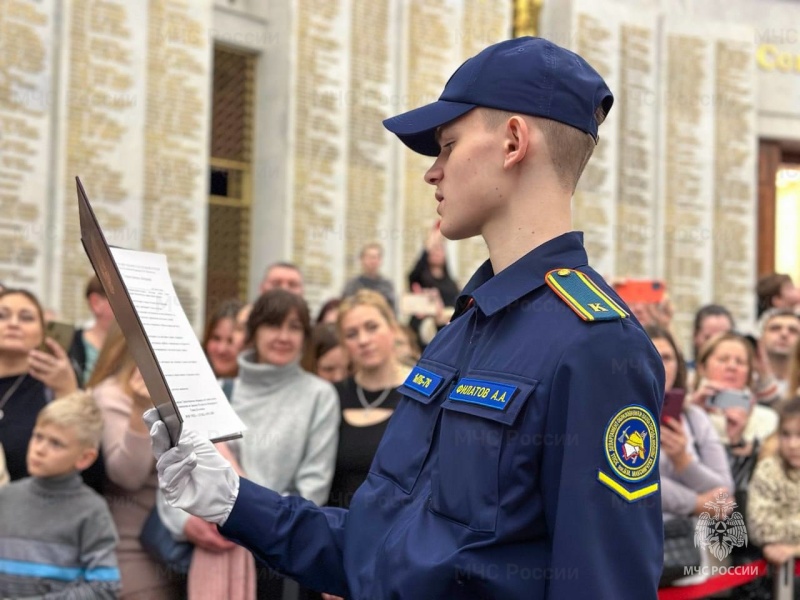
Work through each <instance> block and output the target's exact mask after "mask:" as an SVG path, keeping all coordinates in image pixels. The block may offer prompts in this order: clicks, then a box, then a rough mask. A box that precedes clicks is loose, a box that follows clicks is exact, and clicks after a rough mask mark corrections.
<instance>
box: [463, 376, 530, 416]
mask: <svg viewBox="0 0 800 600" xmlns="http://www.w3.org/2000/svg"><path fill="white" fill-rule="evenodd" d="M516 391H517V388H516V387H514V386H513V385H506V384H504V383H496V382H494V381H486V380H485V379H467V378H464V379H461V380H459V382H458V383H457V384H456V387H455V388H454V389H453V391H452V392H450V396H449V399H450V400H454V401H456V402H469V403H471V404H480V405H481V406H488V407H489V408H494V409H496V410H505V409H506V406H508V403H509V402H511V398H512V397H513V396H514V392H516Z"/></svg>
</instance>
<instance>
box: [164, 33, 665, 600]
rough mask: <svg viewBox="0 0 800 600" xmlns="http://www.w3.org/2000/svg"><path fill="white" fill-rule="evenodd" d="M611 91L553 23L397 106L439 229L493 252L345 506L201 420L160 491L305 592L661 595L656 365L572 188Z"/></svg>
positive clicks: (399, 126) (417, 372) (355, 598)
mask: <svg viewBox="0 0 800 600" xmlns="http://www.w3.org/2000/svg"><path fill="white" fill-rule="evenodd" d="M612 102H613V98H612V95H611V92H610V91H609V90H608V88H607V87H606V85H605V83H604V82H603V80H602V78H601V77H600V76H599V75H598V74H597V73H596V72H595V71H594V70H593V69H592V68H591V67H590V66H589V65H588V64H587V63H586V62H585V61H584V60H583V59H581V58H580V57H579V56H577V55H575V54H573V53H572V52H569V51H568V50H565V49H562V48H559V47H558V46H556V45H554V44H552V43H550V42H548V41H545V40H542V39H539V38H519V39H514V40H508V41H505V42H501V43H499V44H495V45H494V46H491V47H489V48H487V49H485V50H484V51H483V52H481V53H480V54H478V55H477V56H475V57H473V58H471V59H470V60H468V61H466V62H465V63H464V64H463V65H462V66H461V67H460V68H459V70H458V71H456V73H455V74H454V75H453V76H452V77H451V79H450V80H449V81H448V83H447V85H446V86H445V89H444V92H443V93H442V95H441V97H440V99H439V100H438V101H437V102H434V103H433V104H430V105H427V106H424V107H421V108H419V109H416V110H413V111H410V112H409V113H405V114H403V115H400V116H397V117H394V118H391V119H388V120H387V121H385V123H384V124H385V126H386V127H387V128H388V129H389V130H390V131H392V132H393V133H395V134H396V135H397V136H398V137H399V138H400V139H401V140H402V141H403V143H405V144H406V145H407V146H408V147H410V148H411V149H412V150H414V151H416V152H420V153H422V154H426V155H430V156H436V157H437V158H436V159H435V161H434V163H433V165H432V166H431V168H430V169H429V170H428V172H427V173H426V174H425V179H426V181H427V182H428V183H430V184H431V185H432V186H434V187H435V198H436V200H437V204H438V207H437V211H438V213H439V215H440V216H441V231H442V233H443V234H444V235H445V236H446V237H448V238H450V239H463V238H467V237H471V236H475V235H481V236H483V238H484V239H485V241H486V243H487V246H488V249H489V260H488V261H487V262H486V263H485V264H484V265H483V266H482V267H481V268H480V269H478V271H477V272H476V273H475V275H474V276H473V277H472V279H471V280H470V282H469V283H468V284H467V286H466V287H465V289H464V291H463V293H462V295H461V296H460V298H459V301H458V303H457V310H456V315H455V317H454V319H453V321H452V322H451V323H450V324H449V325H447V326H446V327H445V328H444V329H443V330H442V331H441V332H440V333H439V334H438V335H437V336H436V337H435V338H434V340H433V342H432V343H431V344H430V345H429V346H428V348H427V349H426V351H425V353H424V354H423V356H422V358H421V359H420V361H419V363H418V364H417V366H416V367H415V368H414V370H413V371H412V373H411V375H410V376H409V378H408V379H407V381H406V382H405V384H404V385H403V386H401V388H400V391H401V392H402V393H403V395H404V396H405V399H404V401H403V402H401V404H400V405H399V406H398V408H397V410H396V411H395V413H394V416H393V417H392V420H391V423H390V424H389V427H388V430H387V432H386V434H385V436H384V439H383V441H382V443H381V446H380V449H379V450H378V453H377V455H376V457H375V460H374V462H373V464H372V468H371V472H370V475H369V477H368V478H367V481H366V482H365V483H364V485H362V487H361V488H360V489H359V490H358V492H357V493H356V495H355V497H354V498H353V501H352V504H351V508H350V510H349V511H344V510H340V509H331V508H318V507H316V506H314V505H313V504H312V503H310V502H307V501H305V500H303V499H301V498H295V497H292V498H284V497H280V496H279V495H278V494H275V493H274V492H272V491H270V490H266V489H264V488H260V487H258V486H256V485H255V484H253V483H251V482H249V481H247V480H245V479H241V480H240V479H239V478H238V477H237V476H236V475H235V473H233V471H232V470H231V469H230V467H229V466H228V464H227V463H226V462H225V461H224V460H223V459H222V458H221V457H220V456H219V455H218V454H217V453H216V452H215V450H214V448H213V446H212V445H211V444H210V443H209V442H206V441H202V440H201V439H200V437H199V436H198V435H196V434H188V435H186V436H185V437H184V438H183V439H182V440H181V442H180V443H179V444H178V445H177V446H176V447H175V448H172V449H168V447H169V440H168V437H167V435H166V431H165V427H164V425H163V423H161V422H160V421H157V420H156V419H157V416H156V415H154V414H153V413H150V414H149V415H148V418H149V420H150V422H151V424H152V425H153V427H152V430H151V435H152V437H153V443H154V449H155V452H156V455H157V456H159V457H160V458H159V460H158V470H159V476H160V479H161V485H162V487H163V488H164V490H165V493H166V496H167V498H168V499H169V500H170V502H172V503H173V504H175V505H176V506H180V507H182V508H184V509H185V510H187V511H188V512H190V513H193V514H196V515H198V516H200V517H202V518H204V519H206V520H209V521H212V522H216V523H218V524H219V525H220V531H221V532H222V533H223V534H224V535H226V536H227V537H229V538H231V539H233V540H236V541H237V542H239V543H241V544H242V545H244V546H246V547H247V548H249V549H250V550H251V551H252V552H253V553H254V554H255V555H256V556H257V557H258V558H260V559H262V560H264V561H267V562H268V563H269V564H270V565H271V566H272V567H274V568H275V569H278V570H280V571H282V572H284V573H286V574H288V575H290V576H292V577H295V578H296V579H298V580H299V581H300V582H301V583H303V584H304V585H307V586H309V587H312V588H315V589H318V590H321V591H326V592H330V593H333V594H337V595H340V596H344V597H346V598H349V599H352V600H361V599H369V600H377V599H388V598H409V599H428V598H447V599H458V598H465V599H466V598H497V599H500V598H502V599H511V598H520V599H522V598H524V599H526V600H528V599H534V600H535V599H541V598H547V599H555V598H569V599H575V598H581V599H582V598H592V599H599V598H614V599H625V598H631V599H634V598H635V599H636V600H643V599H649V598H655V597H656V588H657V584H658V579H659V575H660V572H661V566H662V521H661V501H660V492H659V479H658V449H659V441H658V435H659V429H658V419H659V413H660V404H661V399H662V397H663V391H664V373H663V367H662V363H661V360H660V358H659V355H658V354H657V353H656V351H655V349H654V348H653V346H652V345H651V343H650V341H649V340H648V338H647V336H646V335H645V334H644V332H643V331H642V329H641V327H640V326H639V324H638V323H637V322H636V321H635V319H634V318H632V317H631V316H630V315H629V314H628V311H627V310H626V308H625V306H624V305H623V304H622V302H621V301H620V300H619V298H618V297H617V296H616V295H615V294H614V292H613V291H612V290H611V289H610V287H609V286H608V285H607V284H606V283H605V282H604V281H603V280H602V278H601V277H600V276H599V275H598V274H597V273H596V272H595V271H593V270H592V269H591V267H589V266H588V261H587V256H586V252H585V250H584V248H583V238H582V235H581V234H580V233H577V232H571V231H570V229H571V214H570V200H571V196H572V193H573V192H574V189H575V185H576V183H577V181H578V178H579V177H580V174H581V172H582V170H583V167H584V166H585V164H586V161H587V160H588V159H589V156H590V155H591V151H592V149H593V147H594V145H595V144H596V140H597V130H598V125H599V124H600V123H601V122H602V121H603V119H604V118H605V116H606V114H607V113H608V110H609V109H610V108H611V104H612Z"/></svg>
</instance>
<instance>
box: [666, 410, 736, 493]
mask: <svg viewBox="0 0 800 600" xmlns="http://www.w3.org/2000/svg"><path fill="white" fill-rule="evenodd" d="M684 421H688V422H689V426H690V427H691V431H692V435H693V436H694V439H695V443H696V444H697V450H698V452H699V454H700V455H699V457H698V460H694V461H692V462H691V464H689V465H688V466H687V467H686V468H685V469H684V470H683V471H682V472H681V473H680V474H679V475H678V481H680V482H681V483H682V484H683V485H685V486H687V487H688V488H691V489H692V490H694V491H695V492H698V493H703V492H707V491H709V490H712V489H714V488H726V489H727V490H728V492H730V493H733V491H734V486H733V475H731V467H730V464H729V463H728V455H727V452H726V451H725V447H724V446H723V445H722V442H720V440H719V436H718V435H717V432H716V431H715V430H714V426H713V425H712V423H711V420H710V419H709V418H708V416H707V415H706V413H705V411H703V410H702V409H700V408H697V407H694V406H690V407H689V410H688V411H687V413H686V414H685V416H684Z"/></svg>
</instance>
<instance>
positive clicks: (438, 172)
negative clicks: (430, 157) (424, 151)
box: [425, 158, 442, 185]
mask: <svg viewBox="0 0 800 600" xmlns="http://www.w3.org/2000/svg"><path fill="white" fill-rule="evenodd" d="M441 180H442V167H441V165H440V163H439V159H438V158H437V159H436V160H435V161H433V164H432V165H431V168H430V169H428V170H427V171H425V183H428V184H430V185H436V184H438V183H439V182H440V181H441Z"/></svg>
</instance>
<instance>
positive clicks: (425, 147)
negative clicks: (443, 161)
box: [383, 100, 476, 156]
mask: <svg viewBox="0 0 800 600" xmlns="http://www.w3.org/2000/svg"><path fill="white" fill-rule="evenodd" d="M475 106H476V105H475V104H462V103H461V102H448V101H447V100H437V101H436V102H432V103H431V104H426V105H425V106H420V107H419V108H415V109H414V110H410V111H408V112H406V113H403V114H402V115H397V116H396V117H390V118H388V119H386V120H385V121H384V122H383V126H384V127H386V129H388V130H389V131H391V132H392V133H393V134H395V135H396V136H397V137H398V138H400V141H401V142H403V143H404V144H405V145H406V146H408V147H409V148H411V150H413V151H414V152H417V153H418V154H424V155H425V156H438V155H439V143H438V142H437V141H436V129H437V127H441V126H442V125H444V124H445V123H449V122H450V121H452V120H454V119H457V118H458V117H460V116H461V115H464V114H466V113H467V112H469V111H471V110H472V109H473V108H475Z"/></svg>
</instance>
